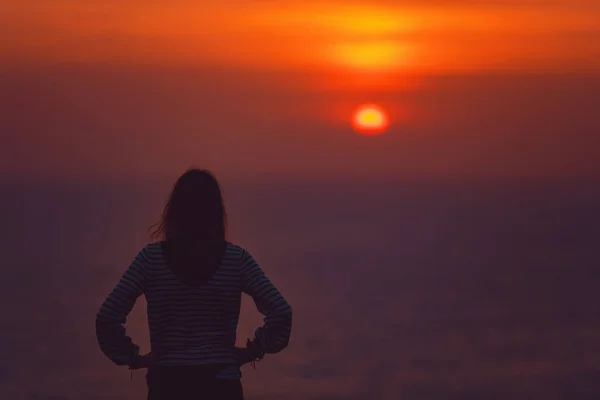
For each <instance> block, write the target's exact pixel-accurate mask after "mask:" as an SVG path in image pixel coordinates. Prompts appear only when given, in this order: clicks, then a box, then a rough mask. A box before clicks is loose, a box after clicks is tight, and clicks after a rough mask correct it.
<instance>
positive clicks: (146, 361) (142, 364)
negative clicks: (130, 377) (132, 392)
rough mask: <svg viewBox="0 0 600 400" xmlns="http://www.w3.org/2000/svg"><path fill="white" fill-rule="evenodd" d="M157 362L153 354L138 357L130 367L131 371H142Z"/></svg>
mask: <svg viewBox="0 0 600 400" xmlns="http://www.w3.org/2000/svg"><path fill="white" fill-rule="evenodd" d="M154 361H155V357H154V356H153V355H152V352H150V353H147V354H144V355H139V356H137V357H136V358H135V359H134V360H133V362H132V363H131V364H130V365H129V369H141V368H148V367H149V366H151V365H152V364H153V363H154Z"/></svg>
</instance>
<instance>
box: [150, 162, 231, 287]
mask: <svg viewBox="0 0 600 400" xmlns="http://www.w3.org/2000/svg"><path fill="white" fill-rule="evenodd" d="M150 229H151V230H152V232H151V236H152V238H154V239H158V240H161V244H162V246H163V252H164V254H165V259H166V261H167V264H168V265H169V267H170V268H171V269H172V270H173V271H174V272H175V273H176V274H177V275H179V277H180V278H181V279H182V280H183V281H184V282H186V283H188V284H194V285H195V284H200V283H202V282H204V281H206V280H207V279H208V278H210V276H211V275H212V274H213V273H214V271H215V270H216V268H217V267H218V266H219V265H220V263H221V260H222V257H223V253H224V250H225V247H226V245H227V216H226V212H225V206H224V204H223V195H222V193H221V187H220V186H219V182H218V181H217V179H216V178H215V176H214V175H213V174H212V173H211V172H210V171H207V170H200V169H190V170H188V171H186V172H185V173H184V174H183V175H181V177H180V178H179V179H178V180H177V182H176V183H175V186H174V187H173V191H172V192H171V196H170V198H169V201H168V202H167V204H166V206H165V208H164V210H163V213H162V217H161V219H160V221H159V222H158V223H156V224H155V225H153V226H151V227H150Z"/></svg>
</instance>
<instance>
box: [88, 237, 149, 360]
mask: <svg viewBox="0 0 600 400" xmlns="http://www.w3.org/2000/svg"><path fill="white" fill-rule="evenodd" d="M147 263H148V257H147V255H146V249H145V248H144V249H143V250H142V251H140V252H139V253H138V255H137V256H136V258H135V259H134V260H133V262H132V263H131V265H130V266H129V268H127V270H126V271H125V273H124V274H123V276H122V277H121V279H120V280H119V282H118V283H117V285H116V286H115V288H114V289H113V290H112V291H111V292H110V294H109V295H108V297H107V298H106V300H105V301H104V303H103V304H102V306H101V307H100V310H99V311H98V314H97V316H96V338H97V340H98V344H99V345H100V350H102V352H103V353H104V354H105V355H106V356H107V357H108V358H109V359H110V360H111V361H113V362H114V363H115V364H117V365H131V363H132V361H133V360H134V359H135V358H136V357H138V356H139V350H140V348H139V346H138V345H136V344H134V343H133V341H132V340H131V338H130V337H129V336H127V334H126V331H125V327H124V324H125V322H126V318H127V316H128V315H129V313H130V312H131V310H132V309H133V306H134V305H135V302H136V300H137V299H138V297H140V296H141V295H142V294H144V292H145V289H146V272H145V265H147Z"/></svg>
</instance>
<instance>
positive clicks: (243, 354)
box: [233, 347, 253, 367]
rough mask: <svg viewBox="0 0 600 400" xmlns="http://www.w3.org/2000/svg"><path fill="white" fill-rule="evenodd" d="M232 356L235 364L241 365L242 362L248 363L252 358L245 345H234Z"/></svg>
mask: <svg viewBox="0 0 600 400" xmlns="http://www.w3.org/2000/svg"><path fill="white" fill-rule="evenodd" d="M233 356H234V357H235V359H236V361H237V366H238V367H241V366H242V365H244V364H248V363H249V362H250V361H252V360H253V357H252V354H251V352H250V351H249V349H248V348H245V347H234V348H233Z"/></svg>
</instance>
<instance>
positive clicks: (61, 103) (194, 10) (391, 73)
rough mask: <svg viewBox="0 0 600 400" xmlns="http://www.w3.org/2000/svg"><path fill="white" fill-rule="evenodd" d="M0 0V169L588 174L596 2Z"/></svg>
mask: <svg viewBox="0 0 600 400" xmlns="http://www.w3.org/2000/svg"><path fill="white" fill-rule="evenodd" d="M0 3H1V4H0V10H1V11H0V87H1V88H2V91H1V92H0V102H2V104H3V107H2V109H1V111H2V112H0V139H1V140H2V146H0V176H29V175H35V176H47V177H67V176H79V177H86V178H87V177H90V176H95V177H105V178H106V177H112V178H126V177H140V176H156V175H157V174H167V175H169V176H172V175H176V174H177V173H178V172H180V171H181V169H183V168H186V167H188V166H189V165H201V166H207V167H210V168H213V169H215V170H216V171H217V172H219V173H224V174H229V175H231V176H234V175H235V176H242V175H243V176H247V177H253V178H256V177H257V176H263V175H265V174H266V175H269V174H270V175H286V174H296V175H300V176H305V177H306V176H308V175H310V176H313V177H314V176H328V175H336V176H345V177H352V176H358V175H360V176H366V177H374V176H379V177H399V176H403V177H411V178H414V177H418V176H437V177H440V176H442V177H447V176H477V177H490V176H516V177H543V178H551V177H557V176H571V177H581V176H600V136H599V135H598V132H600V114H599V113H598V112H597V108H598V104H599V103H600V74H599V72H600V2H598V1H597V0H564V1H559V0H519V1H517V0H514V1H512V0H511V1H509V0H461V1H458V0H456V1H452V0H447V1H443V0H408V1H403V2H399V1H395V0H368V1H367V0H364V1H361V0H344V1H341V0H335V1H327V2H326V1H317V0H313V1H298V0H285V1H284V0H281V1H275V0H261V1H250V0H222V1H219V2H214V3H212V4H210V5H206V3H203V2H200V1H197V0H194V1H191V0H171V1H166V0H164V1H147V0H87V1H81V0H20V1H8V0H0ZM399 3H400V4H401V5H399ZM363 103H375V104H378V105H380V106H382V107H383V108H385V109H386V110H387V111H388V113H389V115H390V120H391V124H390V129H389V130H388V132H387V133H386V134H385V135H381V136H378V137H376V138H374V137H370V138H366V137H364V136H362V137H361V136H360V135H358V134H356V133H355V132H353V131H352V129H351V126H350V122H351V112H352V110H354V109H356V107H357V106H359V105H361V104H363ZM266 175H265V176H266Z"/></svg>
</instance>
